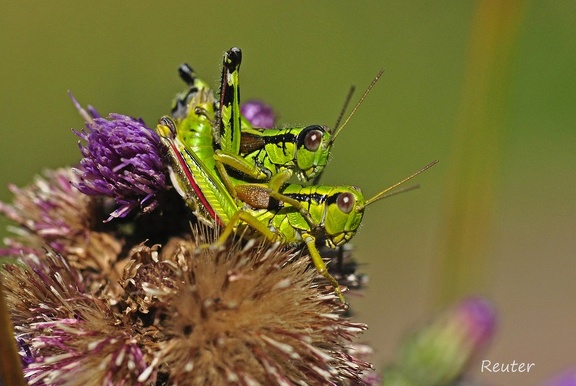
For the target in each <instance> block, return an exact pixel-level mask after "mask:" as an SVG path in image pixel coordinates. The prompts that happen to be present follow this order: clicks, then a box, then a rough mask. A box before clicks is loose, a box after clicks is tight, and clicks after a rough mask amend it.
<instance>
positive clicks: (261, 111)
mask: <svg viewBox="0 0 576 386" xmlns="http://www.w3.org/2000/svg"><path fill="white" fill-rule="evenodd" d="M240 112H241V113H242V115H243V116H244V118H246V119H247V120H248V122H250V123H251V124H252V126H254V127H260V128H263V129H270V128H272V127H274V126H275V125H276V114H275V113H274V110H272V107H271V106H270V105H268V104H266V103H264V102H262V101H260V100H251V101H247V102H244V103H242V106H240Z"/></svg>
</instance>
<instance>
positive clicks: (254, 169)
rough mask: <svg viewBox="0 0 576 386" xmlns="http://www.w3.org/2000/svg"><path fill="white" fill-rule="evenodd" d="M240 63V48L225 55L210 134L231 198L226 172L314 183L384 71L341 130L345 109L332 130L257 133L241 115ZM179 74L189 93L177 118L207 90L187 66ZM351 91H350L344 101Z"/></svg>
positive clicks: (177, 108) (178, 103) (314, 127)
mask: <svg viewBox="0 0 576 386" xmlns="http://www.w3.org/2000/svg"><path fill="white" fill-rule="evenodd" d="M241 61H242V52H241V50H240V49H238V48H232V49H230V50H228V51H227V52H226V53H225V54H224V60H223V69H222V80H221V86H220V101H219V104H218V106H219V107H218V110H219V119H218V122H217V130H215V131H214V132H213V136H214V143H215V146H216V149H215V154H214V157H215V159H216V161H217V167H218V170H219V173H220V175H221V178H222V179H223V181H224V182H225V184H226V186H227V187H228V189H229V190H230V191H231V193H232V195H233V196H235V189H234V183H233V181H232V180H231V176H230V173H231V174H232V175H235V176H237V177H239V178H240V179H242V180H251V181H258V182H265V181H269V180H271V179H272V178H276V177H275V176H282V178H289V177H290V176H291V175H292V174H293V173H295V174H296V175H297V177H298V179H299V180H300V181H302V182H305V181H309V180H312V179H314V182H315V183H317V182H318V180H319V177H320V175H321V173H322V171H323V169H324V167H325V166H326V164H327V162H328V157H329V153H330V150H331V148H332V145H333V144H334V140H335V139H336V137H337V135H338V134H339V132H340V131H341V130H342V129H343V128H344V127H345V126H346V124H347V123H348V121H349V120H350V118H351V117H352V116H353V115H354V113H355V111H356V110H357V109H358V107H359V106H360V104H361V103H362V102H363V100H364V99H365V97H366V95H367V94H368V92H369V91H370V90H371V89H372V87H373V86H374V85H375V83H376V82H377V81H378V79H379V78H380V76H381V75H382V72H383V70H382V71H380V72H379V73H378V75H377V76H376V78H375V79H374V80H373V81H372V83H371V84H370V86H369V87H368V89H367V90H366V91H365V93H364V95H363V96H362V98H361V99H360V100H359V102H358V103H357V105H356V107H355V108H354V109H353V110H352V112H351V114H350V115H349V117H348V118H347V119H346V121H345V122H344V124H343V125H342V126H341V127H340V128H339V129H338V125H339V123H340V119H341V117H342V115H343V114H342V113H343V112H344V109H343V110H342V113H341V114H340V117H339V118H338V121H337V123H336V125H335V129H334V130H331V129H330V128H328V127H327V126H323V125H310V126H306V127H292V128H284V129H260V128H254V127H252V125H250V123H249V122H248V121H247V120H246V119H245V118H244V117H242V116H241V114H240V86H239V80H238V78H239V69H240V64H241ZM179 73H180V77H181V78H182V79H183V80H184V81H185V82H186V83H187V84H188V86H189V90H188V92H186V93H183V94H180V95H179V96H178V97H177V98H176V100H175V102H174V105H173V108H172V116H173V117H175V118H176V119H177V120H178V119H181V118H182V117H184V116H186V115H188V114H191V113H192V112H191V111H190V109H189V107H188V106H189V103H188V102H189V100H190V99H191V98H192V97H193V95H194V94H195V93H197V92H199V91H200V90H203V89H207V88H208V85H207V83H206V82H204V81H202V80H201V79H199V78H198V77H197V76H196V74H195V73H194V71H193V70H192V68H191V67H190V66H188V65H186V64H184V65H182V66H180V68H179ZM352 91H353V89H352V90H351V92H350V93H349V95H348V98H347V102H348V101H349V99H350V97H351V94H352ZM347 102H346V104H345V107H346V105H347ZM283 171H288V172H289V174H285V173H282V172H283ZM229 172H230V173H229ZM277 185H279V184H277Z"/></svg>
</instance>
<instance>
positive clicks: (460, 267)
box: [436, 0, 524, 305]
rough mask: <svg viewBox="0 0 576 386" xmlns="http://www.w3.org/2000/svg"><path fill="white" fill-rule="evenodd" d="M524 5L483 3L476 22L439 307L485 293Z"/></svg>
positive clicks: (452, 173)
mask: <svg viewBox="0 0 576 386" xmlns="http://www.w3.org/2000/svg"><path fill="white" fill-rule="evenodd" d="M523 10H524V2H523V1H522V0H516V1H513V0H511V1H500V0H480V1H478V3H477V6H476V10H475V14H474V18H473V20H472V26H471V33H470V49H469V53H468V55H469V56H468V65H467V68H466V73H465V78H464V82H463V90H462V97H461V99H460V100H461V105H460V111H459V113H458V117H457V122H456V130H455V135H454V138H455V142H454V144H453V148H452V149H453V150H452V156H451V158H450V159H449V160H448V164H449V166H448V177H447V178H448V179H447V183H446V187H447V188H446V192H445V196H444V197H445V202H444V219H443V224H442V225H441V229H440V230H441V233H440V235H439V245H438V249H437V252H436V253H437V255H436V261H437V262H438V263H439V267H440V271H439V278H438V279H439V283H438V284H439V285H438V287H437V290H438V292H437V299H436V300H437V301H438V302H439V303H440V304H441V305H447V304H450V303H452V302H453V301H454V300H455V299H458V298H460V297H462V296H464V295H466V294H469V293H477V292H482V291H483V290H484V283H485V278H486V272H487V268H489V262H487V261H486V259H487V257H488V256H489V251H490V248H491V244H492V243H491V232H492V229H493V228H492V212H493V208H494V190H495V184H496V182H497V177H498V172H499V167H500V161H501V151H502V146H501V139H502V138H501V137H502V135H501V134H502V131H503V129H504V127H505V121H506V107H507V102H508V91H509V85H510V81H511V63H512V59H513V54H514V46H515V43H516V40H517V37H518V32H519V29H520V28H519V27H520V25H521V22H522V16H523Z"/></svg>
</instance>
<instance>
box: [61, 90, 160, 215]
mask: <svg viewBox="0 0 576 386" xmlns="http://www.w3.org/2000/svg"><path fill="white" fill-rule="evenodd" d="M72 98H73V97H72ZM73 101H74V103H75V105H76V107H77V108H78V109H79V111H80V113H81V114H82V115H83V116H84V118H85V119H86V120H87V123H86V129H85V130H82V131H74V133H76V135H78V136H79V137H80V138H82V139H83V140H84V141H86V144H85V145H82V144H81V143H79V144H78V146H79V147H80V151H81V152H82V156H83V157H84V158H83V159H82V160H81V161H80V164H81V166H82V167H81V168H78V169H76V172H77V173H78V174H79V175H80V179H81V181H80V182H79V183H77V184H76V186H77V187H78V189H79V190H80V191H81V192H82V193H84V194H87V195H90V196H106V197H112V198H114V199H115V201H116V203H117V204H118V206H119V207H118V209H116V210H115V211H113V212H112V213H111V214H110V217H109V218H108V221H109V220H111V219H112V218H117V217H120V218H123V217H125V216H127V215H128V214H129V213H130V212H131V211H132V210H133V209H135V208H137V207H140V209H141V211H142V212H144V213H146V212H151V211H153V210H154V209H155V208H156V207H157V206H158V200H157V195H158V193H159V192H161V191H163V190H165V188H166V176H167V170H166V166H165V165H164V163H163V161H162V154H163V153H162V148H161V143H160V138H159V137H158V134H156V133H155V132H154V131H153V130H151V129H150V128H148V127H146V125H145V124H144V122H143V121H142V120H141V119H134V118H131V117H128V116H126V115H122V114H110V115H109V116H108V119H104V118H101V117H99V116H97V113H96V112H95V110H93V109H92V110H91V114H87V113H86V112H85V111H83V110H82V108H81V107H80V105H79V104H78V102H76V101H75V100H74V99H73Z"/></svg>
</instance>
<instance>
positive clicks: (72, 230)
mask: <svg viewBox="0 0 576 386" xmlns="http://www.w3.org/2000/svg"><path fill="white" fill-rule="evenodd" d="M77 183H79V179H78V176H77V175H76V174H75V173H74V172H73V171H72V170H71V169H65V168H62V169H57V170H48V171H46V172H45V173H44V176H37V177H36V179H35V181H34V183H32V184H31V185H29V186H28V187H25V188H18V187H16V186H12V185H11V186H10V190H11V191H12V193H13V194H14V202H13V203H12V204H6V203H3V202H0V213H2V214H3V215H4V216H6V217H7V218H8V219H10V220H12V221H13V222H14V223H15V224H16V225H17V227H11V228H10V230H12V233H13V234H14V236H13V237H10V238H7V239H6V240H5V243H6V248H3V249H0V256H10V255H13V256H18V255H20V254H21V253H23V252H24V253H32V254H38V253H40V252H41V251H42V250H43V248H45V247H46V246H47V247H49V248H50V249H52V250H54V251H55V252H57V253H59V254H62V255H64V256H66V259H67V261H68V262H69V264H71V265H74V266H76V267H78V268H81V269H87V270H92V271H93V272H100V273H102V274H104V275H106V274H108V272H109V270H110V267H111V265H112V264H113V262H114V261H115V260H116V259H117V255H118V254H119V253H120V250H121V248H122V245H123V241H122V240H121V239H118V238H117V237H114V234H111V233H110V232H106V231H105V230H104V229H102V227H101V226H100V224H101V221H102V219H103V217H102V215H103V213H101V212H102V206H103V205H104V204H105V202H97V201H96V200H94V199H92V198H91V197H89V196H87V195H85V194H82V193H81V192H80V191H78V189H77V188H75V187H74V185H75V184H77Z"/></svg>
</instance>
